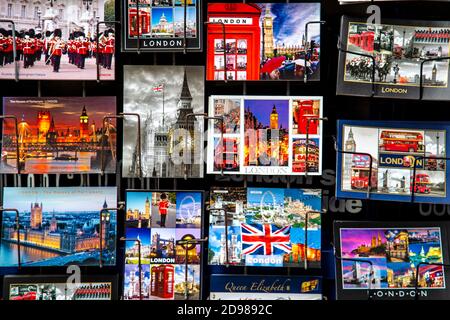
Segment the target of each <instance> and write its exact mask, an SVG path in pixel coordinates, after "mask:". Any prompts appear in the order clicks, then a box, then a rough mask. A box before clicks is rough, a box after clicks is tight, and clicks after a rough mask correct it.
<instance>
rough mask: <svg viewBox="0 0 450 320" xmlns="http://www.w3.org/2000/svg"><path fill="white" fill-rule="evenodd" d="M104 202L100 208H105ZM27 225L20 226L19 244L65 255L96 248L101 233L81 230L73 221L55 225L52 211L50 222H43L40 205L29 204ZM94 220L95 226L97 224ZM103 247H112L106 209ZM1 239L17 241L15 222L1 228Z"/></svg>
mask: <svg viewBox="0 0 450 320" xmlns="http://www.w3.org/2000/svg"><path fill="white" fill-rule="evenodd" d="M107 206H108V205H107V203H106V201H105V203H104V205H103V208H107ZM30 210H31V211H30V220H29V225H23V228H21V229H20V232H19V234H20V243H21V244H22V245H24V246H30V247H36V248H42V249H49V250H52V251H57V252H60V253H64V254H73V253H76V252H83V251H88V250H93V249H99V247H100V242H99V239H100V236H99V234H98V229H99V228H98V229H97V228H95V227H94V228H92V229H91V230H83V229H80V228H78V227H77V226H76V221H72V222H69V223H66V226H65V228H61V229H59V228H58V222H57V220H56V217H55V213H53V215H52V218H51V219H50V221H49V223H48V222H46V223H44V222H43V215H44V212H43V204H42V203H41V204H38V203H32V204H31V208H30ZM98 223H99V222H97V226H98ZM101 223H102V237H101V238H102V239H103V240H102V241H103V248H104V249H105V250H107V249H108V248H109V246H110V245H111V246H113V244H111V243H110V242H109V241H108V240H109V234H110V232H111V231H112V225H111V218H110V213H109V212H104V213H103V216H102V219H101ZM3 240H6V241H10V242H17V230H16V229H15V226H14V225H5V227H4V228H3Z"/></svg>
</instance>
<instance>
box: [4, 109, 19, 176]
mask: <svg viewBox="0 0 450 320" xmlns="http://www.w3.org/2000/svg"><path fill="white" fill-rule="evenodd" d="M0 119H2V120H3V123H4V120H5V119H12V120H14V132H15V136H16V164H17V174H20V173H21V168H20V167H21V164H20V150H19V125H18V122H17V117H16V116H14V115H0Z"/></svg>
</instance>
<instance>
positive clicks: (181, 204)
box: [176, 192, 202, 216]
mask: <svg viewBox="0 0 450 320" xmlns="http://www.w3.org/2000/svg"><path fill="white" fill-rule="evenodd" d="M201 201H202V196H201V193H200V192H177V205H176V207H177V214H178V213H179V210H180V209H182V210H183V215H187V214H188V213H187V212H185V211H186V209H189V210H192V209H193V205H195V207H196V208H197V210H200V211H201ZM194 202H195V203H194ZM196 213H198V212H196ZM192 215H194V216H195V215H196V214H194V212H192Z"/></svg>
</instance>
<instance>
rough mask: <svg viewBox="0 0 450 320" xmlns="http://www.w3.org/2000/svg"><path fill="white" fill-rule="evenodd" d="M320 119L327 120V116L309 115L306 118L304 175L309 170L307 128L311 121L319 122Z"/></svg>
mask: <svg viewBox="0 0 450 320" xmlns="http://www.w3.org/2000/svg"><path fill="white" fill-rule="evenodd" d="M320 121H322V122H324V121H328V118H327V117H323V118H320V117H311V118H308V119H306V139H305V176H307V175H308V172H309V162H308V156H309V141H310V139H309V135H310V133H309V128H310V125H311V122H320Z"/></svg>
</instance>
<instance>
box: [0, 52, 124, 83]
mask: <svg viewBox="0 0 450 320" xmlns="http://www.w3.org/2000/svg"><path fill="white" fill-rule="evenodd" d="M18 64H19V80H96V79H97V65H96V60H95V58H88V59H86V62H85V69H79V68H78V67H76V66H75V65H73V64H70V63H69V58H68V57H67V55H64V56H63V57H62V58H61V67H60V69H59V72H53V67H52V66H51V64H49V65H46V64H45V61H44V55H43V56H42V59H41V61H36V62H35V64H34V66H33V67H30V68H27V69H24V68H23V61H19V62H18ZM114 68H115V64H114V60H113V63H112V66H111V70H108V69H105V68H103V67H102V66H100V79H101V80H114V77H115V74H114ZM14 77H15V72H14V64H8V65H5V66H2V67H0V79H14Z"/></svg>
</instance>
